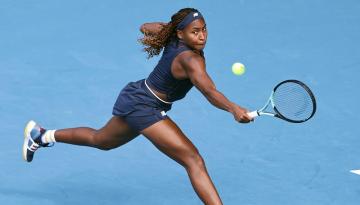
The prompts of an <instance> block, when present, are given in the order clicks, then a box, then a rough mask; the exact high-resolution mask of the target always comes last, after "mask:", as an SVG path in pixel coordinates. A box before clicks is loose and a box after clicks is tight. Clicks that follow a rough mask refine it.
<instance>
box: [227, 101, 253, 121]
mask: <svg viewBox="0 0 360 205" xmlns="http://www.w3.org/2000/svg"><path fill="white" fill-rule="evenodd" d="M248 112H249V111H248V110H247V109H245V108H242V107H240V106H239V105H236V104H233V106H232V109H231V113H232V114H233V115H234V119H235V120H236V121H238V122H240V123H249V122H251V121H253V120H254V119H253V118H251V117H250V116H249V115H248V114H247V113H248Z"/></svg>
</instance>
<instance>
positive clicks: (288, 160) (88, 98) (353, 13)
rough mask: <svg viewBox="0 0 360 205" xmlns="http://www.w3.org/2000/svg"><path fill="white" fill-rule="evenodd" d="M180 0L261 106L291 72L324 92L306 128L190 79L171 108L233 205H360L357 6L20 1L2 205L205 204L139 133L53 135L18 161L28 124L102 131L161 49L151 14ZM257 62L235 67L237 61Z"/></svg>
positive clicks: (5, 60)
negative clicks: (106, 140) (28, 158)
mask: <svg viewBox="0 0 360 205" xmlns="http://www.w3.org/2000/svg"><path fill="white" fill-rule="evenodd" d="M183 7H195V8H198V9H199V10H200V11H201V12H202V14H203V15H204V16H205V18H206V23H207V26H208V31H209V37H208V43H207V46H206V48H205V56H206V63H207V70H208V72H209V74H210V75H211V77H212V78H213V80H214V81H215V83H216V85H217V88H218V89H219V90H220V91H221V92H223V93H224V94H225V95H226V96H227V97H228V98H229V99H231V100H232V101H235V102H237V103H238V104H240V105H242V106H244V107H246V108H248V109H250V110H252V109H256V108H259V107H261V106H262V105H263V103H264V102H265V100H266V99H267V98H268V95H269V94H270V93H269V92H270V90H271V88H272V87H273V86H274V85H275V84H276V83H278V82H280V81H282V80H286V79H298V80H301V81H304V82H305V83H306V84H308V85H309V87H311V88H312V90H313V91H314V94H315V95H316V98H317V102H318V110H317V113H316V115H315V116H314V118H313V119H311V120H310V121H308V122H306V123H303V124H290V123H287V122H283V121H280V120H274V119H272V118H269V117H261V118H258V119H257V120H256V121H255V122H254V123H252V124H247V125H243V124H238V123H236V122H235V121H234V120H233V117H232V116H231V115H230V114H229V113H226V112H224V111H221V110H218V109H216V108H215V107H213V106H211V105H210V103H208V102H207V101H206V99H205V98H204V97H203V96H202V95H201V93H200V92H199V91H197V90H196V89H193V90H192V91H191V92H190V93H189V94H188V95H187V97H186V98H185V99H184V100H182V101H180V102H178V103H176V104H175V105H174V106H173V109H172V110H171V111H170V112H168V115H169V116H170V117H171V118H172V119H173V120H174V121H176V122H177V124H178V125H179V126H180V127H181V128H182V130H183V131H184V132H185V133H186V134H187V136H188V137H189V138H190V139H191V141H192V142H193V143H194V144H195V145H196V146H197V148H198V149H199V151H200V153H201V154H202V156H203V157H204V159H205V161H206V165H207V168H208V170H209V173H210V175H211V177H212V178H213V180H214V183H215V184H216V186H217V189H218V191H219V193H220V195H221V197H222V199H223V202H224V204H229V205H230V204H234V205H238V204H247V205H264V204H266V205H269V204H271V205H279V204H284V205H289V204H291V205H321V204H326V205H330V204H336V205H337V204H339V205H340V204H341V205H343V204H346V205H355V204H359V202H360V176H359V175H355V174H353V173H350V172H349V171H350V170H352V169H360V159H359V156H360V138H359V121H360V119H359V115H358V112H357V109H358V104H359V103H358V102H359V99H360V94H359V90H358V89H359V87H360V80H359V77H360V75H359V74H360V71H359V69H360V48H359V47H360V38H359V36H360V24H359V22H360V13H359V10H360V2H359V1H357V0H344V1H325V0H315V1H310V0H309V1H302V0H290V1H280V0H273V1H266V0H255V1H250V0H238V1H235V0H233V1H179V0H177V1H171V3H170V1H161V0H154V1H139V0H133V1H115V0H112V1H110V0H105V1H85V0H78V1H70V0H61V1H60V0H57V1H56V0H55V1H40V0H33V1H20V0H2V1H1V3H0V113H1V115H0V126H1V129H0V136H1V137H0V144H1V152H0V168H1V169H0V181H1V183H0V204H6V205H15V204H16V205H19V204H27V205H33V204H37V205H38V204H46V205H51V204H57V205H60V204H87V205H90V204H91V205H93V204H94V205H95V204H109V205H110V204H126V205H128V204H129V205H133V204H134V205H135V204H151V205H152V204H154V205H155V204H156V205H160V204H164V205H167V204H169V205H177V204H182V205H183V204H186V205H192V204H201V201H200V200H199V199H198V198H197V196H196V194H195V192H194V191H193V189H192V187H191V184H190V181H189V180H188V177H187V174H186V172H185V170H184V169H183V168H182V167H180V166H179V165H178V164H176V163H175V162H173V161H172V160H170V159H169V158H167V157H166V156H165V155H163V154H162V153H160V152H159V151H158V150H157V149H156V148H155V147H154V146H153V145H152V144H151V143H150V142H149V141H148V140H146V139H145V138H144V137H142V136H139V137H138V138H136V139H135V140H133V141H132V142H130V143H129V144H126V145H125V146H123V147H120V148H118V149H115V150H111V151H108V152H105V151H100V150H96V149H93V148H88V147H79V146H71V145H66V144H60V143H59V144H56V145H55V147H53V148H51V149H43V150H40V151H38V152H36V154H35V159H34V161H33V162H32V163H31V164H29V163H25V162H24V161H23V160H22V158H21V146H22V143H23V128H24V126H25V124H26V122H27V121H28V120H30V119H34V120H36V121H37V122H39V123H40V124H41V125H43V126H44V127H46V128H52V129H60V128H68V127H78V126H89V127H94V128H100V127H101V126H102V125H104V124H105V123H106V122H107V120H108V119H109V118H110V117H111V111H112V106H113V103H114V102H115V99H116V97H117V95H118V93H119V91H120V90H121V88H122V87H123V86H125V85H126V84H127V83H128V82H129V81H136V80H138V79H141V78H145V77H147V75H148V74H149V73H150V72H151V71H152V69H153V67H154V66H155V65H156V63H157V61H158V60H159V58H158V57H157V58H153V59H150V60H147V59H146V54H145V53H143V52H142V51H141V49H142V47H141V45H140V44H139V43H137V39H138V38H140V32H139V26H140V25H141V23H144V22H151V21H165V22H167V21H169V20H170V16H171V15H172V14H173V13H175V12H176V11H178V10H179V9H180V8H183ZM236 61H240V62H242V63H244V64H245V65H246V67H247V71H246V73H245V75H243V76H235V75H233V74H232V73H231V65H232V63H234V62H236Z"/></svg>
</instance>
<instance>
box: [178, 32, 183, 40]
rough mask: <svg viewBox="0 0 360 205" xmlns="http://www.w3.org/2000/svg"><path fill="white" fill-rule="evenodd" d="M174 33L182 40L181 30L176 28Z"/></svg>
mask: <svg viewBox="0 0 360 205" xmlns="http://www.w3.org/2000/svg"><path fill="white" fill-rule="evenodd" d="M176 35H177V37H178V39H181V40H182V39H183V38H184V32H183V31H182V30H176Z"/></svg>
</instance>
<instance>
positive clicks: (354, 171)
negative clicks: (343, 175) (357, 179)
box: [350, 169, 360, 175]
mask: <svg viewBox="0 0 360 205" xmlns="http://www.w3.org/2000/svg"><path fill="white" fill-rule="evenodd" d="M350 172H351V173H354V174H358V175H360V169H358V170H356V169H354V170H350Z"/></svg>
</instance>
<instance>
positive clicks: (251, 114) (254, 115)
mask: <svg viewBox="0 0 360 205" xmlns="http://www.w3.org/2000/svg"><path fill="white" fill-rule="evenodd" d="M247 114H248V115H249V116H250V117H252V118H254V117H257V116H259V112H258V111H257V110H255V111H252V112H248V113H247Z"/></svg>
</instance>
